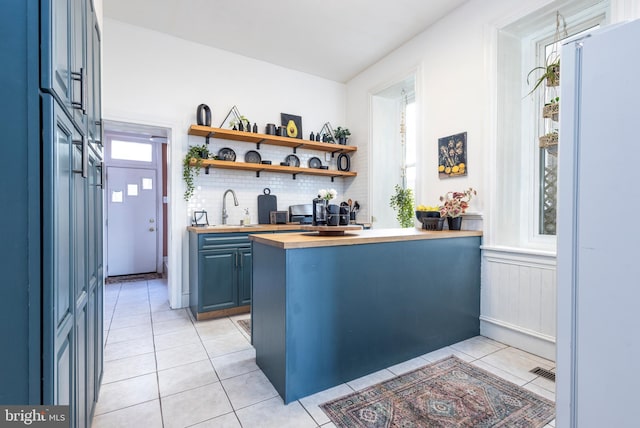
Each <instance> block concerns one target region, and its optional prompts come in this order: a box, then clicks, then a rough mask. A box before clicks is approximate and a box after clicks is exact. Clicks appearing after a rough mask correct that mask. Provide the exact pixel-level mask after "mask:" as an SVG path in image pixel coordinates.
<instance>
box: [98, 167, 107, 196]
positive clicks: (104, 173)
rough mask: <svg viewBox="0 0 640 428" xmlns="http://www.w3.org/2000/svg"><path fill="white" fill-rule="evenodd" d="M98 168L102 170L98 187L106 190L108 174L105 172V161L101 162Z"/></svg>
mask: <svg viewBox="0 0 640 428" xmlns="http://www.w3.org/2000/svg"><path fill="white" fill-rule="evenodd" d="M98 168H100V184H98V187H99V188H101V189H103V190H104V183H105V180H106V178H107V173H106V172H105V170H104V161H102V162H100V166H99V167H98Z"/></svg>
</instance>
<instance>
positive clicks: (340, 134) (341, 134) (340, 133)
mask: <svg viewBox="0 0 640 428" xmlns="http://www.w3.org/2000/svg"><path fill="white" fill-rule="evenodd" d="M333 135H334V136H335V137H336V138H347V137H349V135H351V132H349V128H341V127H339V126H338V127H337V128H336V130H335V131H333Z"/></svg>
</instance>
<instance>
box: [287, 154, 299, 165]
mask: <svg viewBox="0 0 640 428" xmlns="http://www.w3.org/2000/svg"><path fill="white" fill-rule="evenodd" d="M284 161H285V162H287V163H288V164H289V166H295V167H298V166H300V159H299V158H298V156H296V155H289V156H287V157H286V158H284Z"/></svg>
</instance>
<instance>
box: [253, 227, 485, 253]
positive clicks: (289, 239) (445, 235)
mask: <svg viewBox="0 0 640 428" xmlns="http://www.w3.org/2000/svg"><path fill="white" fill-rule="evenodd" d="M470 236H482V232H481V231H475V230H461V231H457V230H456V231H448V230H444V231H440V232H436V231H429V230H422V229H370V230H360V231H356V232H346V233H345V234H344V236H318V234H317V232H301V233H284V234H282V233H281V234H273V235H250V236H249V239H251V240H253V241H255V242H259V243H261V244H265V245H271V246H274V247H278V248H284V249H292V248H313V247H332V246H339V245H360V244H375V243H380V242H397V241H413V240H420V239H450V238H466V237H470Z"/></svg>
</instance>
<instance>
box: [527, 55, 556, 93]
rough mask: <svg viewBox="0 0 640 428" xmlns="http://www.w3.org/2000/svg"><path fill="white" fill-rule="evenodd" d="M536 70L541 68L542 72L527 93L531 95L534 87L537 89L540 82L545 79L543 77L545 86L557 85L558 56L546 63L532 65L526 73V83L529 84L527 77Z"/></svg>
mask: <svg viewBox="0 0 640 428" xmlns="http://www.w3.org/2000/svg"><path fill="white" fill-rule="evenodd" d="M538 70H542V71H543V73H542V75H541V76H540V77H539V78H538V80H536V81H535V84H534V85H533V89H532V90H531V91H530V92H529V93H528V94H527V95H531V94H532V93H533V92H534V91H535V90H536V89H538V87H539V86H540V85H541V84H542V82H544V81H545V79H546V80H547V86H557V85H558V79H559V78H560V58H558V59H556V60H555V61H553V62H551V63H550V64H548V65H545V66H538V67H534V68H533V69H532V70H531V71H530V72H529V74H527V85H528V84H529V78H530V77H531V75H532V74H533V73H535V72H536V71H538Z"/></svg>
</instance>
